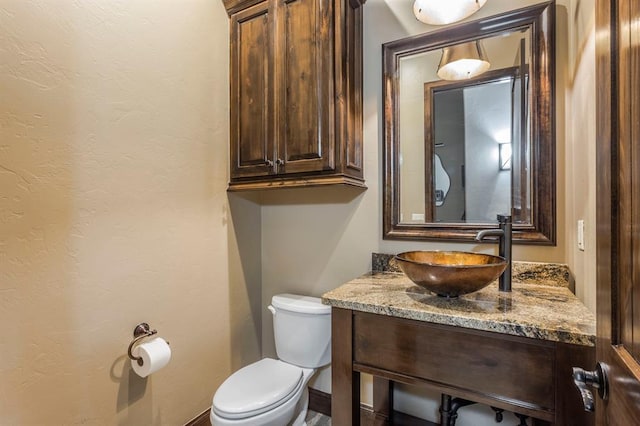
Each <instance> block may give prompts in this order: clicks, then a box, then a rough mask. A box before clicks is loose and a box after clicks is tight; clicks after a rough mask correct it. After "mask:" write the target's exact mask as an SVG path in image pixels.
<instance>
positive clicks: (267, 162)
mask: <svg viewBox="0 0 640 426" xmlns="http://www.w3.org/2000/svg"><path fill="white" fill-rule="evenodd" d="M264 164H265V166H267V167H273V161H271V160H266V161H265V162H264Z"/></svg>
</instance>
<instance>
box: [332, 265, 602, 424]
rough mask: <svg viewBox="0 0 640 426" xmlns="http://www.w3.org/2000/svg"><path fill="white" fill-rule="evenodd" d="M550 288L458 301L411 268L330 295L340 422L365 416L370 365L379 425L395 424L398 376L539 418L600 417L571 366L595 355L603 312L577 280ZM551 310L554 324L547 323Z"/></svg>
mask: <svg viewBox="0 0 640 426" xmlns="http://www.w3.org/2000/svg"><path fill="white" fill-rule="evenodd" d="M543 287H546V286H536V285H530V284H529V285H527V284H518V283H514V292H513V293H514V294H513V295H506V296H505V295H502V294H499V293H498V292H497V290H496V289H494V288H491V289H485V290H482V291H480V292H478V293H476V294H472V295H467V296H463V297H461V298H460V299H458V300H453V301H448V300H446V299H442V298H440V299H438V298H437V296H432V295H430V294H425V293H424V292H421V291H420V289H418V288H417V287H415V286H414V285H412V283H411V282H409V281H408V279H406V277H404V276H403V275H402V274H396V275H392V274H372V275H369V276H365V277H361V278H359V279H357V280H354V281H352V282H350V283H347V284H345V285H344V286H342V287H340V288H338V289H336V290H334V291H332V292H329V293H327V294H325V295H324V296H323V300H324V301H325V303H328V304H331V305H332V306H333V310H332V333H333V334H332V336H333V337H332V348H333V352H332V357H333V358H332V411H331V415H332V421H333V422H335V423H334V424H338V425H341V426H347V425H359V424H361V422H360V373H367V374H371V375H373V376H374V387H373V392H374V395H373V401H374V406H373V410H374V416H375V418H376V424H393V410H392V406H393V393H392V390H393V383H394V382H398V383H404V384H408V385H416V386H427V387H431V388H433V389H436V390H438V391H440V392H442V393H443V394H446V395H450V396H453V397H458V398H464V399H466V400H470V401H473V402H479V403H482V404H486V405H489V406H491V407H495V408H498V409H504V410H506V411H511V412H514V413H519V414H524V415H527V416H529V417H531V418H534V419H535V421H534V424H555V425H590V424H593V422H594V416H593V414H592V413H587V412H585V411H584V410H583V406H582V401H581V399H580V395H579V392H578V391H577V390H576V389H575V387H574V385H573V379H572V375H571V372H572V370H571V367H572V366H575V365H592V364H593V362H594V360H595V348H594V343H595V339H594V334H595V321H594V319H593V315H592V314H591V313H590V312H588V311H587V310H586V308H585V307H584V306H583V305H582V304H581V303H580V302H579V301H578V300H577V298H575V296H572V293H571V292H570V291H569V290H568V289H567V288H543ZM538 290H540V291H541V293H537V292H538ZM360 291H361V292H362V293H360ZM536 305H537V306H536ZM349 307H351V308H349ZM563 307H565V308H563ZM563 309H564V312H562V310H563ZM554 310H555V311H556V312H555V314H549V313H548V312H553V311H554ZM536 315H540V316H541V317H539V318H534V317H535V316H536ZM574 316H579V318H576V319H575V320H573V321H567V320H566V318H570V317H574ZM544 317H548V318H547V320H548V321H547V322H548V327H546V326H545V328H540V327H539V321H540V320H544ZM413 318H416V319H413ZM438 322H440V323H438ZM492 328H493V329H494V330H495V331H490V330H491V329H492ZM459 415H460V416H463V415H464V411H463V410H461V411H460V414H459Z"/></svg>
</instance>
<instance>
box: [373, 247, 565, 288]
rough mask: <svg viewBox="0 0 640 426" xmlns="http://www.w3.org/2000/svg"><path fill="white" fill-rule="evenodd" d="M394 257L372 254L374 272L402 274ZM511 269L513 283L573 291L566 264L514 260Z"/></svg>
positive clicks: (391, 255)
mask: <svg viewBox="0 0 640 426" xmlns="http://www.w3.org/2000/svg"><path fill="white" fill-rule="evenodd" d="M394 257H395V255H394V254H384V253H372V254H371V270H372V271H373V272H402V270H401V269H400V267H399V266H398V263H397V262H396V260H395V259H394ZM511 268H512V273H511V277H512V278H511V279H512V281H517V282H520V283H523V284H536V285H549V286H553V287H567V288H569V289H570V290H572V291H573V281H572V279H571V272H570V271H569V267H568V266H567V265H565V264H562V263H542V262H521V261H518V260H514V261H513V264H512V266H511Z"/></svg>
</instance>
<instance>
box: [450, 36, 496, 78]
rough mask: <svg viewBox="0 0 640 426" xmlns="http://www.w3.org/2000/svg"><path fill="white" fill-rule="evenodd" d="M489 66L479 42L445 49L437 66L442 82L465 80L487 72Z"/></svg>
mask: <svg viewBox="0 0 640 426" xmlns="http://www.w3.org/2000/svg"><path fill="white" fill-rule="evenodd" d="M490 67H491V64H490V63H489V61H488V60H487V55H486V53H485V51H484V48H483V47H482V45H481V44H480V41H479V40H477V41H471V42H469V43H463V44H458V45H455V46H451V47H445V48H444V49H443V51H442V58H440V65H438V77H440V78H441V79H443V80H467V79H469V78H473V77H476V76H478V75H480V74H482V73H483V72H485V71H487V70H488V69H489V68H490Z"/></svg>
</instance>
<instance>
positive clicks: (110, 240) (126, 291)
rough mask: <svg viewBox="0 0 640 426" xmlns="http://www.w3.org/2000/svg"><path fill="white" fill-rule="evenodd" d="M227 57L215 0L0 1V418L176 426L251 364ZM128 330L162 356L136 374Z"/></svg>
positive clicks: (253, 287)
mask: <svg viewBox="0 0 640 426" xmlns="http://www.w3.org/2000/svg"><path fill="white" fill-rule="evenodd" d="M227 58H228V19H227V16H226V14H225V11H224V9H223V7H222V4H221V2H220V1H211V0H182V1H177V0H126V1H102V0H83V1H74V0H33V1H29V2H26V1H22V0H5V1H2V2H1V3H0V322H1V326H0V354H1V355H0V413H1V414H0V417H1V419H2V420H0V423H2V424H8V425H9V424H11V425H41V424H93V425H105V424H122V425H148V424H171V425H178V424H182V423H184V422H186V421H188V420H189V419H191V418H193V417H194V416H195V415H197V414H199V413H200V412H202V411H203V410H205V409H206V408H207V407H208V406H209V405H210V403H211V396H212V394H213V392H214V390H215V389H216V387H217V386H218V385H219V384H220V383H221V381H222V380H223V379H224V378H225V377H226V376H227V375H228V374H229V372H230V370H231V368H232V367H234V366H235V365H238V364H240V363H245V362H248V361H251V360H253V359H255V358H256V357H257V356H258V355H259V351H260V348H259V345H260V342H259V339H260V333H261V325H260V319H259V318H257V319H256V318H254V317H253V316H252V314H251V308H252V307H253V306H254V305H256V306H257V305H260V300H259V299H260V281H259V277H258V278H257V279H256V278H255V275H256V274H255V273H254V274H253V275H252V274H251V272H249V273H245V270H246V269H248V270H249V271H252V270H255V269H256V268H258V269H259V264H260V263H259V250H260V240H259V238H257V239H252V238H249V237H246V238H243V242H242V243H237V242H236V235H242V231H241V230H238V229H237V228H241V229H248V230H250V228H249V227H247V225H246V223H247V222H249V223H250V222H252V221H253V222H255V221H256V220H258V221H259V217H260V209H259V207H256V206H255V205H254V203H252V202H251V201H250V200H240V201H238V202H236V203H235V204H234V203H231V204H232V205H231V206H229V203H228V201H227V195H226V192H225V190H226V182H227V176H228V174H227V173H228V172H227V169H228V165H227V163H228V159H227V157H228V148H227V146H228V126H229V123H228V71H227V70H228V61H227ZM238 206H240V207H244V208H245V210H244V213H243V214H235V213H234V215H233V217H232V215H231V214H230V212H231V211H236V210H238ZM256 218H257V219H256ZM234 225H235V226H234ZM256 251H257V252H258V260H257V261H256V260H255V256H254V257H253V258H251V257H248V260H247V261H248V262H249V263H251V262H253V267H247V265H243V263H242V262H241V261H240V260H239V256H240V255H241V254H243V253H252V252H254V253H255V252H256ZM140 321H147V322H149V323H150V324H151V325H152V326H153V327H155V328H157V329H158V330H159V332H160V334H161V335H162V336H163V337H165V338H166V339H167V340H169V341H170V343H171V347H172V350H173V357H172V360H171V362H170V364H169V365H168V366H167V367H165V369H163V370H161V371H159V372H157V373H155V374H153V375H152V376H151V377H149V378H148V379H146V380H143V379H141V378H139V377H137V376H136V375H135V374H133V373H132V371H131V369H130V366H129V362H128V360H127V359H126V355H125V354H126V350H127V345H128V344H129V341H130V339H131V333H132V330H133V327H134V326H135V325H136V324H137V323H138V322H140Z"/></svg>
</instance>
